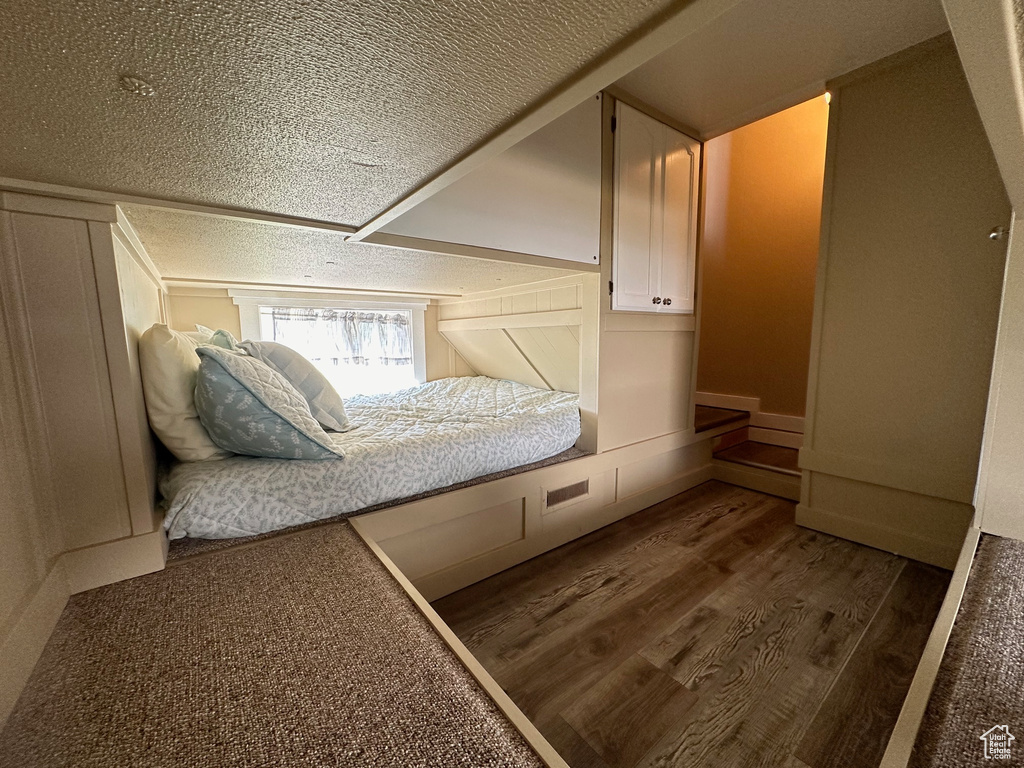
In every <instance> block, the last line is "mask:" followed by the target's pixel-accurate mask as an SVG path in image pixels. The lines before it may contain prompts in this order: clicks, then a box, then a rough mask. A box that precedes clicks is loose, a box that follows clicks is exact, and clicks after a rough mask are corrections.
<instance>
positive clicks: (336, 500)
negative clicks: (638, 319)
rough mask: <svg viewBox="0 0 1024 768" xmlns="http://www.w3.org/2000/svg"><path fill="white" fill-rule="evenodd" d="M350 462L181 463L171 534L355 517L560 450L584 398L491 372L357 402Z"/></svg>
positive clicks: (176, 470)
mask: <svg viewBox="0 0 1024 768" xmlns="http://www.w3.org/2000/svg"><path fill="white" fill-rule="evenodd" d="M345 410H346V411H347V413H348V415H349V418H350V420H351V421H352V423H353V424H354V425H355V428H354V429H352V430H351V431H349V432H345V433H343V434H332V435H331V439H332V440H333V441H334V442H335V443H336V444H337V445H338V446H339V447H341V448H342V449H343V450H344V453H345V458H343V459H336V460H325V461H302V460H295V459H264V458H253V457H248V456H235V457H232V458H229V459H222V460H220V461H197V462H186V463H181V464H176V465H174V466H173V467H172V468H171V469H170V471H169V472H167V473H166V474H165V475H164V476H163V477H162V478H161V482H160V490H161V493H162V494H163V496H164V503H163V505H164V508H165V511H166V516H165V518H164V526H165V528H166V529H167V533H168V536H169V537H170V538H172V539H178V538H182V537H185V536H188V537H192V538H204V539H228V538H237V537H243V536H253V535H256V534H260V533H268V532H270V531H276V530H280V529H282V528H288V527H291V526H294V525H301V524H303V523H309V522H313V521H316V520H323V519H325V518H328V517H337V516H340V515H345V514H351V513H354V512H357V511H359V510H361V509H365V508H366V507H370V506H373V505H374V504H380V503H383V502H387V501H391V500H394V499H401V498H405V497H406V496H412V495H415V494H417V493H423V492H424V491H429V490H432V489H434V488H442V487H445V486H448V485H453V484H455V483H460V482H464V481H466V480H472V479H473V478H475V477H480V476H481V475H486V474H490V473H492V472H501V471H503V470H507V469H512V468H514V467H518V466H521V465H523V464H529V463H531V462H534V461H540V460H541V459H544V458H547V457H549V456H553V455H555V454H557V453H561V452H562V451H564V450H566V449H568V448H570V447H571V446H572V445H573V444H574V443H575V442H576V440H577V439H578V438H579V434H580V414H579V397H578V396H577V395H574V394H570V393H567V392H552V391H548V390H542V389H536V388H534V387H529V386H526V385H525V384H519V383H516V382H512V381H501V380H496V379H490V378H487V377H485V376H476V377H462V378H453V379H441V380H440V381H434V382H429V383H427V384H423V385H421V386H419V387H413V388H412V389H406V390H402V391H400V392H393V393H389V394H386V395H375V396H363V397H351V398H349V399H347V400H346V401H345Z"/></svg>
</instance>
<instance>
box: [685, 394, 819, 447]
mask: <svg viewBox="0 0 1024 768" xmlns="http://www.w3.org/2000/svg"><path fill="white" fill-rule="evenodd" d="M694 402H695V403H696V404H697V405H706V406H708V407H710V408H729V409H731V410H734V411H747V412H748V413H749V414H750V426H752V427H761V428H762V429H771V430H777V431H781V432H795V433H797V434H800V435H802V434H803V432H804V421H805V419H804V417H803V416H790V415H788V414H784V413H767V412H764V411H762V410H761V398H759V397H746V396H742V395H721V394H717V393H715V392H697V393H696V395H695V396H694ZM773 445H782V443H773Z"/></svg>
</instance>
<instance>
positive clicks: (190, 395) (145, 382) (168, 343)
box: [139, 323, 232, 461]
mask: <svg viewBox="0 0 1024 768" xmlns="http://www.w3.org/2000/svg"><path fill="white" fill-rule="evenodd" d="M197 346H198V343H197V342H196V341H194V340H193V339H190V338H189V337H188V336H186V335H185V334H184V333H180V332H179V331H172V330H171V329H170V328H168V327H167V326H166V325H163V324H161V323H157V324H156V325H154V326H153V327H152V328H150V329H149V330H148V331H146V332H145V333H144V334H142V338H140V339H139V367H140V368H141V369H142V391H143V392H144V393H145V395H146V412H147V413H148V414H149V425H150V427H152V429H153V431H154V432H155V433H156V436H157V437H159V438H160V441H161V442H162V443H163V444H164V445H166V446H167V449H168V450H169V451H170V452H171V453H173V454H174V455H175V456H176V457H177V458H178V459H180V460H181V461H204V460H206V459H223V458H227V457H228V456H231V455H232V454H231V453H229V452H228V451H225V450H223V449H221V448H220V447H218V446H217V444H216V443H214V442H213V440H211V439H210V435H209V433H207V431H206V428H205V427H204V426H203V424H202V422H201V421H199V414H198V413H196V406H195V391H196V376H197V375H198V373H199V355H197V354H196V347H197Z"/></svg>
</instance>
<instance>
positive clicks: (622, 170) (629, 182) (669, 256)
mask: <svg viewBox="0 0 1024 768" xmlns="http://www.w3.org/2000/svg"><path fill="white" fill-rule="evenodd" d="M615 116H616V126H615V221H614V249H613V253H612V284H613V286H612V309H617V310H630V311H639V312H661V313H687V312H693V311H694V305H693V301H694V271H695V269H694V267H695V264H696V259H695V254H696V249H697V190H698V184H699V174H700V151H701V145H700V142H699V141H697V140H696V139H692V138H690V137H689V136H687V135H685V134H683V133H680V132H679V131H677V130H675V129H673V128H670V127H669V126H667V125H665V124H664V123H660V122H658V121H657V120H655V119H653V118H651V117H648V116H647V115H645V114H643V113H642V112H638V111H637V110H635V109H633V108H632V107H630V106H628V105H626V104H623V103H622V102H617V103H616V107H615Z"/></svg>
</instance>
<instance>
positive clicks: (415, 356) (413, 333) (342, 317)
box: [232, 291, 425, 397]
mask: <svg viewBox="0 0 1024 768" xmlns="http://www.w3.org/2000/svg"><path fill="white" fill-rule="evenodd" d="M232 294H233V298H234V300H235V303H236V304H237V305H238V308H239V317H240V319H241V321H242V335H243V336H245V337H246V338H259V339H261V340H263V341H276V342H278V343H280V344H285V345H287V346H289V347H291V348H292V349H294V350H296V351H297V352H299V353H300V354H301V355H303V356H304V357H306V358H307V359H308V360H310V361H311V362H312V363H313V365H315V366H316V367H317V368H318V369H319V370H320V371H321V372H322V373H323V374H324V375H325V376H326V377H327V378H328V379H329V380H330V382H331V384H333V385H334V388H335V389H337V390H338V393H339V394H340V395H341V396H342V397H350V396H352V395H356V394H362V395H374V394H380V393H384V392H394V391H395V390H399V389H405V388H406V387H414V386H416V385H417V384H421V383H423V381H424V380H425V376H424V373H425V370H424V368H425V365H424V362H423V312H424V309H425V305H418V304H412V303H405V304H403V303H398V304H384V303H376V302H367V301H347V300H341V301H339V300H338V298H337V297H335V298H334V299H329V298H327V297H322V298H321V297H317V298H310V297H309V295H308V294H307V295H306V296H305V297H299V296H294V295H293V296H256V295H251V294H250V295H243V294H242V292H240V291H239V292H238V294H237V295H236V294H234V292H232Z"/></svg>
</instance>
